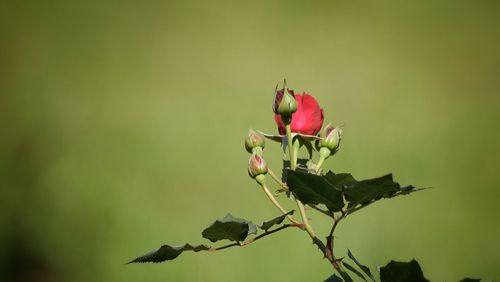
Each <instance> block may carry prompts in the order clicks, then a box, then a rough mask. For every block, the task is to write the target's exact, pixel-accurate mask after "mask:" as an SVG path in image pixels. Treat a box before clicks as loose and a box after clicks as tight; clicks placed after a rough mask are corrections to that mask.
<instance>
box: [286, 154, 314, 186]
mask: <svg viewBox="0 0 500 282" xmlns="http://www.w3.org/2000/svg"><path fill="white" fill-rule="evenodd" d="M313 166H314V165H313V164H312V162H311V161H310V160H308V159H297V168H296V170H298V171H302V172H309V173H314V169H313ZM288 171H290V161H287V160H283V169H282V171H281V181H282V182H283V183H286V180H287V178H288Z"/></svg>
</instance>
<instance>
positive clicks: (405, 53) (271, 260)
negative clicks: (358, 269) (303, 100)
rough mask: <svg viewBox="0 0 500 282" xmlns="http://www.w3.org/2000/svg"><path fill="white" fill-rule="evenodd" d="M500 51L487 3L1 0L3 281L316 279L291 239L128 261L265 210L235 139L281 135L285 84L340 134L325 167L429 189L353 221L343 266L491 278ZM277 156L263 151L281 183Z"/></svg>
mask: <svg viewBox="0 0 500 282" xmlns="http://www.w3.org/2000/svg"><path fill="white" fill-rule="evenodd" d="M499 50H500V7H499V4H498V2H496V1H461V0H459V1H349V2H348V3H347V2H344V1H219V0H214V1H185V0H183V1H180V0H179V1H48V2H47V1H1V2H0V126H1V127H0V185H1V190H0V191H1V194H0V206H1V212H0V275H1V276H0V280H2V281H160V280H163V281H322V279H325V278H326V277H328V276H329V275H330V274H331V273H332V270H331V268H330V267H329V265H328V264H327V263H326V262H325V261H323V260H322V259H321V257H320V253H319V252H318V251H317V249H315V248H314V247H313V246H312V245H311V243H310V239H309V238H308V237H307V236H306V235H305V234H303V233H302V232H297V231H294V230H290V231H286V232H283V233H281V234H280V233H278V234H277V235H276V236H273V237H270V238H268V239H266V240H262V241H260V242H258V243H256V244H253V245H250V246H248V247H245V248H232V249H228V250H226V251H224V252H218V253H198V254H193V253H185V254H183V255H182V256H181V257H180V258H179V259H177V260H175V261H173V262H168V263H164V264H160V265H154V264H145V265H125V263H126V262H127V261H129V260H130V259H132V258H133V257H135V256H137V255H141V254H143V253H145V252H147V251H149V250H153V249H156V248H157V247H159V246H160V245H161V244H163V243H171V244H181V243H184V242H191V243H207V242H206V241H205V240H204V239H203V238H201V235H200V232H201V230H202V229H203V228H205V227H206V226H208V225H209V224H211V223H212V222H213V220H214V219H216V218H220V217H222V216H224V215H225V214H226V212H231V213H233V214H234V215H236V216H239V217H244V218H248V219H252V220H254V221H255V222H259V221H261V220H264V219H268V218H270V217H273V216H276V215H277V211H276V210H275V208H274V207H273V206H272V205H271V204H270V203H269V202H268V201H267V199H266V198H265V196H264V195H263V194H262V193H261V191H260V190H259V189H258V188H257V186H256V185H255V183H254V182H253V181H252V180H251V179H249V178H248V176H247V172H246V165H247V160H248V154H247V153H246V152H245V151H244V149H243V143H242V140H243V138H244V136H245V135H246V133H247V130H248V129H249V128H251V127H253V128H256V129H260V130H263V131H266V132H275V131H276V129H275V125H274V122H273V115H272V111H271V100H272V96H273V90H274V87H275V85H276V83H278V82H279V81H281V80H282V79H283V78H284V77H286V78H287V80H288V84H289V85H290V87H292V88H293V89H295V90H296V91H309V92H310V93H312V94H313V95H314V96H315V97H317V99H318V100H319V102H320V103H321V105H322V107H323V108H324V110H325V119H326V121H332V122H333V123H334V124H337V125H344V126H345V127H344V135H343V143H342V148H341V151H340V152H339V153H338V155H336V157H335V158H334V159H333V160H330V161H329V162H328V163H327V164H326V167H327V168H329V169H333V170H335V171H339V172H351V173H353V174H354V175H355V176H356V177H357V178H369V177H376V176H380V175H382V174H385V173H389V172H393V173H394V176H395V178H396V180H397V181H399V182H400V183H402V184H413V185H416V186H420V187H434V189H430V190H427V191H425V192H421V193H416V194H413V195H411V196H407V197H400V198H397V199H394V200H384V201H382V202H380V203H378V204H375V205H373V206H372V207H370V208H369V209H366V210H365V211H363V212H360V213H358V214H356V215H353V216H352V217H350V218H349V220H347V221H345V222H343V223H342V225H341V226H340V227H339V229H338V233H337V241H336V244H337V246H336V247H337V252H338V253H339V254H343V253H345V252H346V250H347V248H350V249H351V250H352V251H353V252H354V254H355V255H357V257H358V258H359V259H360V260H361V261H362V262H364V263H365V264H367V265H370V266H372V267H375V266H380V265H384V264H386V263H387V262H388V261H389V260H391V259H395V260H410V259H412V258H415V259H417V260H418V261H419V262H420V264H421V266H422V267H423V269H424V272H425V273H426V276H427V278H429V279H431V280H432V281H458V280H459V279H461V278H464V277H466V276H472V277H483V278H492V279H497V280H498V279H500V268H499V265H500V244H499V242H498V239H499V238H500V224H499V217H500V208H499V205H498V201H499V199H500V192H499V190H500V177H499V173H498V171H499V169H500V166H499V164H498V161H499V160H500V142H499V139H500V131H499V123H500V95H499V94H500V93H499V92H500V85H499V84H500V80H499V77H500V52H499ZM280 157H281V154H280V151H279V147H278V145H277V144H271V143H268V147H267V149H266V158H267V159H268V162H269V163H270V165H271V166H272V167H273V168H274V170H279V168H280ZM283 200H285V201H286V199H283ZM285 205H286V206H287V207H289V208H293V207H294V205H293V204H292V203H285ZM311 217H312V220H313V221H312V222H313V224H314V226H315V227H316V229H317V232H318V233H320V234H324V235H325V236H326V234H327V232H328V228H329V222H327V221H326V220H325V219H324V218H323V217H322V216H321V215H316V214H314V213H311Z"/></svg>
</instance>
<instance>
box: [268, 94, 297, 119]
mask: <svg viewBox="0 0 500 282" xmlns="http://www.w3.org/2000/svg"><path fill="white" fill-rule="evenodd" d="M285 90H286V91H285ZM295 111H297V101H296V100H295V97H294V94H293V90H290V89H286V88H283V89H281V90H278V91H276V93H275V95H274V101H273V112H274V113H275V114H276V115H279V116H281V117H284V118H285V119H286V120H289V119H290V116H291V115H292V114H293V113H295Z"/></svg>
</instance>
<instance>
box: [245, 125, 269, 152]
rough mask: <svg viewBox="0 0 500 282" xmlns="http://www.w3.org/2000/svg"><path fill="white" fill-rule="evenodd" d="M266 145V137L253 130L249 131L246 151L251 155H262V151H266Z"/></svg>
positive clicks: (246, 139)
mask: <svg viewBox="0 0 500 282" xmlns="http://www.w3.org/2000/svg"><path fill="white" fill-rule="evenodd" d="M265 145H266V139H265V138H264V135H262V134H260V133H258V132H256V131H255V130H253V129H250V130H249V131H248V135H247V137H246V138H245V149H246V150H247V152H249V153H250V154H252V153H259V154H261V153H262V150H263V149H264V147H265Z"/></svg>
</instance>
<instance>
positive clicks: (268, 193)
mask: <svg viewBox="0 0 500 282" xmlns="http://www.w3.org/2000/svg"><path fill="white" fill-rule="evenodd" d="M260 186H261V187H262V190H264V193H266V195H267V197H268V198H269V200H271V202H272V203H273V204H274V205H275V206H276V207H277V208H278V209H279V210H280V211H281V212H282V213H283V214H286V213H287V211H286V210H285V209H284V208H283V207H282V206H281V205H280V203H279V202H278V200H276V198H275V197H274V196H273V194H272V193H271V191H269V189H267V186H266V184H264V183H262V184H261V185H260ZM286 217H287V218H288V219H289V220H290V221H291V222H293V223H294V224H297V225H300V222H298V221H297V220H296V219H295V218H293V216H291V215H287V216H286Z"/></svg>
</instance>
